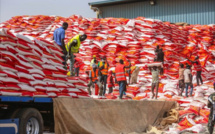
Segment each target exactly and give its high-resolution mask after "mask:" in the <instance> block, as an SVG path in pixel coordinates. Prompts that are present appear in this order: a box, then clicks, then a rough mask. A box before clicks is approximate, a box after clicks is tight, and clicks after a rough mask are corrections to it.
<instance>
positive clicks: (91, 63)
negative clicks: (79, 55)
mask: <svg viewBox="0 0 215 134" xmlns="http://www.w3.org/2000/svg"><path fill="white" fill-rule="evenodd" d="M94 60H96V55H93V59H92V60H91V62H90V66H92V65H93V63H94Z"/></svg>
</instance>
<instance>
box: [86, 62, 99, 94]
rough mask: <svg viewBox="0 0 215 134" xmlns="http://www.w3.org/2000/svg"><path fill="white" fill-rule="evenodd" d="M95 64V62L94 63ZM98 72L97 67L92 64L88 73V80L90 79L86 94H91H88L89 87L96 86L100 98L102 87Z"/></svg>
mask: <svg viewBox="0 0 215 134" xmlns="http://www.w3.org/2000/svg"><path fill="white" fill-rule="evenodd" d="M94 62H96V61H94ZM98 72H99V70H98V69H97V65H96V64H93V65H92V69H91V71H90V73H89V78H90V82H89V83H88V84H87V86H88V89H87V90H88V92H89V93H90V94H91V92H90V87H91V86H92V87H93V88H94V84H97V85H98V87H99V95H100V96H102V95H103V87H102V84H101V83H100V82H99V79H98V78H99V73H98Z"/></svg>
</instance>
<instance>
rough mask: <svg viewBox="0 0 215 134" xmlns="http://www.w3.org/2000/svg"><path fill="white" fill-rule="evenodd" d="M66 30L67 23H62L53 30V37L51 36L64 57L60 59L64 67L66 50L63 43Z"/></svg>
mask: <svg viewBox="0 0 215 134" xmlns="http://www.w3.org/2000/svg"><path fill="white" fill-rule="evenodd" d="M67 28H68V23H67V22H64V23H63V25H62V27H60V28H58V29H55V31H54V35H53V40H54V41H55V42H56V43H57V44H58V45H59V46H60V47H61V48H62V50H63V54H64V56H62V58H63V59H64V62H63V64H64V65H65V64H66V62H65V59H66V55H67V52H66V48H65V43H64V38H65V30H66V29H67Z"/></svg>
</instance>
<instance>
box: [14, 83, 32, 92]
mask: <svg viewBox="0 0 215 134" xmlns="http://www.w3.org/2000/svg"><path fill="white" fill-rule="evenodd" d="M18 86H19V87H20V88H21V90H24V91H30V92H35V91H36V90H35V88H34V87H32V86H29V85H26V84H18Z"/></svg>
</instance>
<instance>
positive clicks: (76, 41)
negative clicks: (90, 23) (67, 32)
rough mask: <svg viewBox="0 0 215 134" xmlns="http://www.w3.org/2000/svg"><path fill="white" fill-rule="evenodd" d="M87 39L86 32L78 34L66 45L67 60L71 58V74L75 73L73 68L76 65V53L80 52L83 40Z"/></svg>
mask: <svg viewBox="0 0 215 134" xmlns="http://www.w3.org/2000/svg"><path fill="white" fill-rule="evenodd" d="M86 39H87V35H86V34H82V35H80V34H78V35H76V36H74V37H73V38H72V39H70V41H69V42H68V43H67V45H66V51H67V56H66V60H67V59H70V69H69V70H70V71H71V73H70V75H72V74H73V71H72V68H73V66H74V53H79V48H80V46H81V42H82V41H84V40H86Z"/></svg>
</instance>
